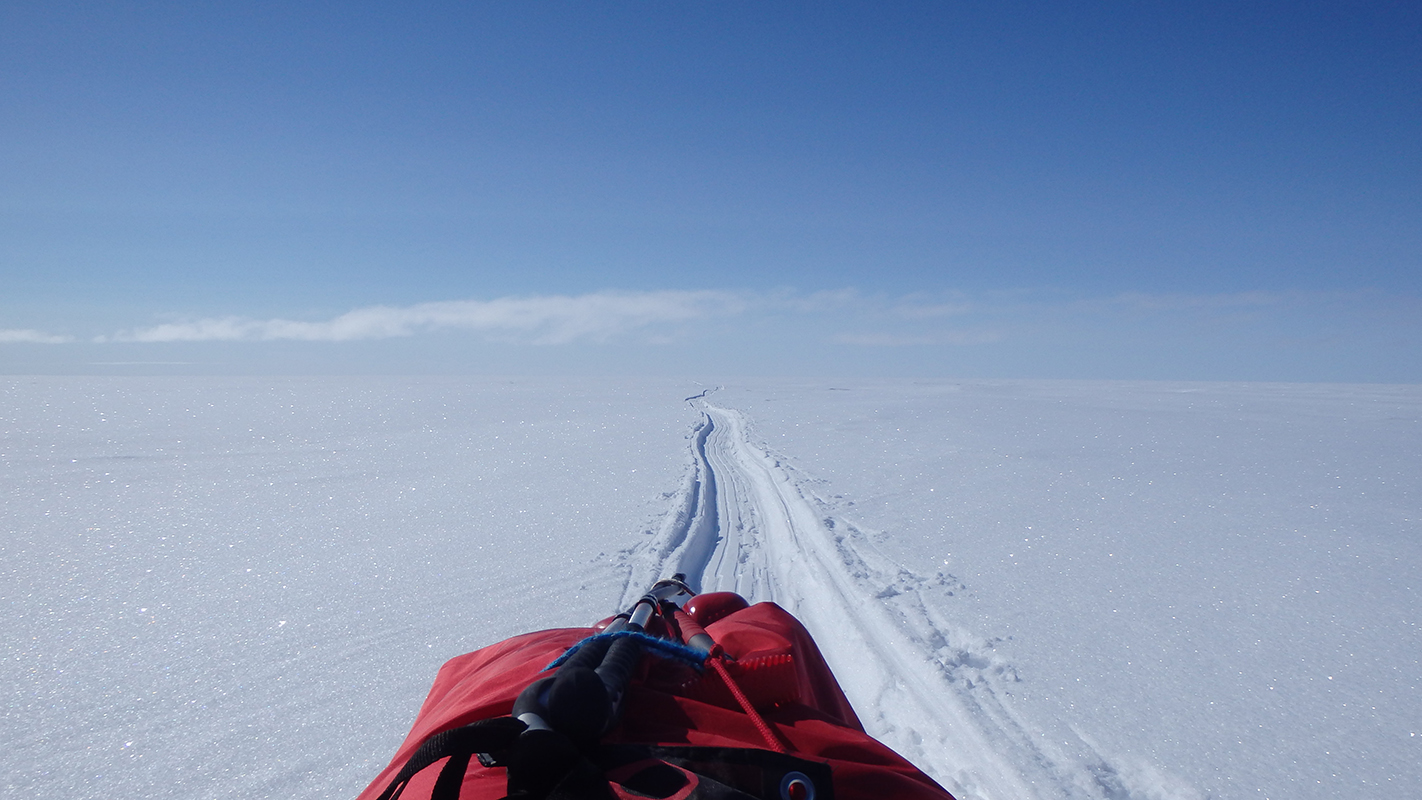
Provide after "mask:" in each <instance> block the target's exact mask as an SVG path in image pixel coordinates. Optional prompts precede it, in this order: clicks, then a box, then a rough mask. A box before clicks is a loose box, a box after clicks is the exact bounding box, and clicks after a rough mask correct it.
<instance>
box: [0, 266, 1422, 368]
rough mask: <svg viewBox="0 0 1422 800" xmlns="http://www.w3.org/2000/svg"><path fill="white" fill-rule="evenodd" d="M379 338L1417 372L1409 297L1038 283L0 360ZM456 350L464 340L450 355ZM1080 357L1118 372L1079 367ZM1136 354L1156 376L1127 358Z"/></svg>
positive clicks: (274, 321) (531, 302)
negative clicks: (1326, 356)
mask: <svg viewBox="0 0 1422 800" xmlns="http://www.w3.org/2000/svg"><path fill="white" fill-rule="evenodd" d="M392 341H404V342H406V344H405V345H402V347H404V349H403V350H402V351H401V352H402V353H404V354H405V356H403V357H402V358H403V361H402V365H401V369H405V370H409V371H413V372H419V371H422V370H429V369H436V370H439V371H448V370H454V371H460V370H465V371H474V372H478V371H481V370H484V369H488V368H489V367H488V363H489V362H488V361H483V362H478V363H475V362H470V361H467V360H461V357H458V356H456V357H454V358H450V357H448V356H449V354H450V353H451V352H452V351H450V350H449V349H448V348H449V347H451V346H453V347H456V350H457V351H458V352H465V353H467V352H468V348H469V347H474V348H476V349H477V351H478V352H479V353H481V354H483V355H484V356H486V357H490V358H493V359H494V363H497V364H499V365H500V367H499V369H501V370H503V371H509V370H512V371H515V372H517V371H519V370H520V369H523V368H524V367H531V368H534V369H543V370H546V369H547V364H552V363H561V364H563V365H564V366H568V365H586V364H588V363H594V362H595V363H597V364H600V365H601V366H602V367H604V368H609V369H613V370H614V371H618V370H627V369H634V371H635V369H636V368H637V367H636V365H638V364H640V365H641V366H642V367H646V369H647V370H648V371H650V372H653V373H658V372H668V371H671V372H685V371H686V369H688V368H691V367H693V366H694V365H698V364H699V365H703V366H707V367H718V368H720V369H722V370H723V371H724V369H726V368H727V365H733V366H734V368H736V369H738V370H744V371H747V372H749V373H755V374H767V373H768V374H825V373H834V372H835V371H837V370H850V371H854V372H858V373H862V374H883V375H916V376H935V375H938V376H945V375H946V376H965V375H966V376H970V377H971V376H981V377H1041V376H1046V377H1096V378H1120V379H1132V378H1164V379H1186V380H1241V379H1258V380H1266V379H1267V380H1323V381H1353V382H1359V381H1361V382H1404V383H1405V382H1413V381H1416V380H1418V379H1419V378H1422V371H1420V370H1419V368H1422V364H1419V363H1418V360H1417V356H1416V353H1417V352H1418V349H1419V348H1418V347H1417V345H1419V344H1422V303H1418V302H1415V301H1412V300H1411V299H1409V298H1396V297H1390V296H1386V295H1382V294H1380V293H1369V292H1268V291H1250V292H1239V293H1229V294H1214V295H1199V294H1185V293H1168V294H1148V293H1143V292H1126V293H1120V294H1116V295H1109V296H1100V297H1091V296H1081V295H1074V294H1070V293H1065V292H1047V291H1038V292H1028V291H1018V292H982V293H975V294H969V293H964V292H958V293H952V294H944V293H936V294H928V293H913V294H907V295H898V296H891V295H886V294H882V293H879V294H875V293H868V292H862V291H858V290H853V289H841V290H833V291H819V292H795V291H791V290H778V291H772V292H764V291H762V292H757V291H749V290H736V291H732V290H713V289H704V290H694V291H688V290H659V291H631V290H625V291H611V290H607V291H598V292H589V293H584V294H577V295H569V294H549V295H521V296H506V297H495V298H491V299H465V300H449V301H437V302H425V303H414V304H409V305H394V304H389V305H370V306H362V307H358V308H353V309H351V310H349V311H346V312H344V313H340V314H336V315H334V316H330V317H326V318H316V319H297V318H286V317H268V318H260V317H255V316H243V315H238V314H224V315H217V316H197V315H193V316H187V317H179V316H176V315H173V316H169V318H168V319H166V320H164V321H161V322H158V323H156V324H150V325H137V326H130V327H125V328H122V329H120V330H117V331H107V332H94V331H90V332H87V333H81V332H76V331H65V332H47V331H42V330H36V329H9V330H3V329H0V359H4V357H5V355H6V354H7V353H12V354H13V353H15V352H20V351H21V350H25V351H26V352H36V351H37V350H36V348H37V347H38V346H43V347H39V348H38V349H43V350H50V349H52V348H57V349H58V350H60V351H63V350H66V349H81V350H84V349H87V351H88V352H93V353H98V352H100V351H103V352H112V351H113V350H114V349H116V348H117V349H121V350H123V351H124V352H125V353H126V357H125V358H124V359H123V360H118V361H115V360H110V359H108V358H107V357H103V359H102V360H88V361H82V362H78V361H76V362H75V363H76V364H77V365H78V366H75V367H73V368H70V369H67V370H63V371H67V372H80V373H83V372H93V371H95V370H94V369H93V368H100V369H98V372H99V373H101V374H102V373H103V372H105V371H106V369H107V368H109V367H113V366H115V365H124V366H127V367H130V368H139V367H141V366H143V365H148V366H149V367H157V368H161V369H160V370H159V371H168V372H171V371H175V370H176V371H179V372H181V369H180V367H182V366H184V365H187V366H193V365H201V364H203V363H204V358H205V356H204V354H205V353H206V354H208V355H209V356H210V355H211V353H212V352H214V351H211V350H210V348H215V347H222V348H224V350H223V351H222V352H223V353H224V354H225V356H224V357H229V358H230V357H232V355H233V354H234V353H235V354H238V355H239V356H240V354H241V353H242V352H247V353H249V355H248V356H240V358H246V359H249V360H250V364H249V366H247V367H245V368H244V369H248V370H250V369H252V368H253V366H251V365H255V364H260V363H262V362H263V359H264V358H265V356H264V355H262V354H263V353H268V352H270V350H269V348H273V347H287V348H288V350H289V348H292V347H296V348H306V349H298V350H294V351H291V350H289V352H290V353H295V355H294V356H292V360H291V361H290V362H289V363H288V364H287V366H286V367H284V369H285V370H286V371H292V370H296V371H301V370H303V369H311V370H314V371H318V372H319V371H321V370H322V369H324V368H325V367H326V359H328V358H329V357H330V356H331V355H332V354H338V355H340V356H341V357H342V358H343V359H345V361H344V362H343V363H345V364H346V366H345V369H348V370H354V371H357V372H359V371H367V370H369V369H388V368H387V367H381V366H379V364H378V363H377V362H379V360H380V359H376V358H373V357H371V356H370V353H371V352H372V351H370V350H369V348H371V347H376V346H379V344H380V343H381V342H392ZM459 342H465V343H467V344H466V345H464V346H463V350H459V345H458V343H459ZM179 347H181V348H186V350H184V351H183V352H184V356H183V357H182V358H173V357H172V356H171V353H172V352H174V351H173V350H172V348H179ZM17 348H18V349H17ZM95 348H98V350H95ZM204 348H208V349H204ZM232 348H239V349H238V350H233V349H232ZM310 348H317V349H314V350H313V349H310ZM330 348H336V350H332V349H330ZM529 348H532V349H529ZM648 348H650V350H648ZM1320 350H1332V351H1333V352H1335V353H1345V354H1347V358H1348V363H1349V365H1350V369H1349V370H1346V371H1338V370H1333V371H1329V370H1328V369H1326V368H1324V367H1322V366H1320V365H1319V364H1317V363H1314V362H1313V358H1312V356H1313V354H1314V353H1317V352H1319V351H1320ZM633 352H638V353H643V354H645V353H647V352H662V353H663V356H661V357H659V359H658V360H656V364H655V365H654V366H651V367H647V364H648V363H649V362H646V361H642V362H638V361H637V360H636V359H635V358H630V357H628V356H627V354H628V353H633ZM1082 353H1089V354H1090V358H1091V359H1093V360H1096V361H1103V360H1104V361H1111V362H1117V365H1116V366H1113V367H1112V368H1110V369H1106V370H1097V371H1096V372H1094V373H1091V372H1087V370H1086V368H1084V367H1083V364H1084V363H1085V362H1084V361H1083V360H1082V356H1081V354H1082ZM92 358H93V359H100V358H101V357H100V356H98V355H94V356H93V357H92ZM240 358H239V360H240ZM385 358H386V359H387V360H388V358H389V357H388V356H386V357H385ZM1335 358H1336V356H1335ZM1409 358H1411V359H1412V360H1411V361H1410V362H1409V361H1408V359H1409ZM560 359H561V360H560ZM569 359H571V360H569ZM1152 359H1153V360H1154V362H1155V363H1157V364H1160V365H1161V366H1160V368H1158V369H1156V370H1153V371H1152V370H1149V369H1142V368H1140V366H1139V364H1140V363H1143V362H1151V361H1152ZM32 363H33V362H32ZM540 364H542V365H543V366H540ZM1180 364H1188V365H1189V366H1188V368H1181V367H1180ZM4 365H5V362H4V361H3V360H0V366H4ZM84 365H87V367H86V366H84ZM481 365H482V366H481ZM5 371H7V372H10V373H12V374H14V373H21V372H24V371H25V370H24V369H23V368H21V369H15V368H10V369H6V370H5ZM41 371H43V370H41ZM1398 376H1402V377H1401V378H1399V377H1398ZM1408 376H1412V377H1408Z"/></svg>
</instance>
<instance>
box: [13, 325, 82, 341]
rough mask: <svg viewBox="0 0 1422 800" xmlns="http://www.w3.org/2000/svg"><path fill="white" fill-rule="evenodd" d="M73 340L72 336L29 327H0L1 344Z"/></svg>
mask: <svg viewBox="0 0 1422 800" xmlns="http://www.w3.org/2000/svg"><path fill="white" fill-rule="evenodd" d="M72 341H74V337H72V336H55V335H53V334H49V333H45V332H44V331H37V330H32V329H29V328H9V329H5V328H0V344H19V343H30V344H64V343H65V342H72Z"/></svg>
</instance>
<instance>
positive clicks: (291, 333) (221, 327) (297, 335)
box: [97, 291, 746, 344]
mask: <svg viewBox="0 0 1422 800" xmlns="http://www.w3.org/2000/svg"><path fill="white" fill-rule="evenodd" d="M745 306H746V300H745V298H744V297H743V296H741V295H738V294H735V293H732V292H717V291H694V292H693V291H662V292H596V293H592V294H585V295H576V296H569V295H544V296H532V297H503V298H498V299H495V300H457V301H446V302H437V303H420V304H418V305H413V306H369V307H366V308H358V309H355V310H353V311H349V312H347V313H345V314H342V315H340V316H338V317H334V318H332V319H329V320H322V321H316V322H305V321H298V320H288V319H266V320H259V319H250V318H246V317H219V318H207V319H199V320H194V321H189V322H171V323H165V324H162V325H155V326H153V327H149V328H139V329H135V330H130V331H123V332H121V333H117V334H114V335H113V336H108V337H99V338H98V339H97V341H101V342H103V341H115V342H214V341H224V342H242V341H277V340H291V341H306V342H349V341H357V340H363V339H365V340H368V339H389V338H395V337H401V336H412V335H415V334H417V333H423V332H428V331H434V330H440V329H460V330H471V331H479V332H483V333H486V334H490V335H493V336H495V337H499V338H505V339H513V340H522V341H529V342H533V343H536V344H565V343H568V342H573V341H577V340H594V341H597V340H605V339H607V338H609V337H612V336H616V335H618V334H622V333H626V332H628V331H632V330H636V329H639V328H645V327H648V326H652V325H656V324H661V323H679V322H689V321H693V320H698V319H705V318H709V317H718V316H729V315H733V314H737V313H740V312H741V311H742V310H744V308H745Z"/></svg>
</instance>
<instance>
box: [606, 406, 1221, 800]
mask: <svg viewBox="0 0 1422 800" xmlns="http://www.w3.org/2000/svg"><path fill="white" fill-rule="evenodd" d="M713 391H714V390H713ZM709 395H710V391H708V392H703V393H701V394H700V395H697V396H695V397H690V398H687V401H688V402H690V403H692V404H694V405H696V406H697V407H699V408H700V409H701V410H702V412H703V415H704V416H703V419H702V421H701V423H700V424H699V425H697V426H696V428H695V429H694V431H693V432H692V434H691V436H690V437H689V438H690V450H691V460H692V468H691V469H690V470H689V472H688V475H687V477H686V479H685V481H684V483H683V485H682V488H681V490H680V492H679V493H678V494H677V495H676V497H677V502H676V505H675V507H674V508H673V510H672V511H671V513H669V514H668V515H667V516H666V517H665V518H664V520H663V523H662V525H661V528H660V530H659V532H658V533H657V534H656V535H655V536H654V537H653V538H652V539H651V540H650V541H647V542H644V543H642V544H640V545H638V546H635V547H632V548H628V549H626V550H624V551H622V553H621V557H622V559H623V561H624V562H625V564H626V565H627V567H628V572H629V574H628V581H627V584H626V587H625V590H624V594H623V598H622V602H621V607H624V608H625V607H629V606H631V605H632V603H634V602H635V601H636V599H637V598H638V597H639V596H640V594H641V593H642V592H643V591H644V590H645V589H646V587H647V586H650V585H651V584H652V583H653V582H655V581H656V580H657V579H659V578H664V577H669V576H671V575H673V574H675V573H678V572H680V573H684V574H685V575H686V576H687V580H688V582H689V583H690V584H691V585H692V587H693V588H695V589H697V590H699V591H723V590H729V591H735V592H739V593H740V594H742V595H744V596H745V597H746V598H748V599H749V600H751V601H752V602H759V601H766V600H769V601H774V602H776V603H779V604H780V605H782V606H783V607H785V608H786V609H788V610H789V611H791V612H792V613H794V614H795V615H796V616H797V617H799V618H800V619H801V621H803V622H804V623H805V625H806V627H808V628H809V629H810V631H811V632H812V633H813V634H814V636H815V639H816V641H817V642H818V644H819V645H820V648H821V650H822V651H823V652H824V654H825V657H826V658H827V659H828V661H829V662H830V664H831V666H832V667H833V668H834V671H835V675H836V677H838V678H839V680H840V683H841V685H842V686H843V688H844V690H845V693H846V694H847V695H848V696H849V699H850V701H851V702H852V703H853V704H854V707H855V710H856V711H857V712H858V713H859V715H860V718H861V721H862V722H863V723H864V725H865V727H866V729H868V730H869V732H870V733H871V734H873V735H874V736H876V737H877V738H879V739H880V740H882V741H884V742H885V743H887V744H888V745H890V746H891V747H893V748H894V749H895V750H897V751H898V752H899V753H901V754H903V755H904V756H905V757H907V758H908V759H909V760H911V761H913V762H914V763H915V764H917V765H918V766H919V767H920V768H922V769H923V770H924V771H926V772H927V773H929V774H930V775H932V776H933V777H934V778H935V779H936V780H937V781H938V782H939V783H941V784H942V785H943V786H944V787H945V788H947V789H948V790H949V791H951V792H952V793H953V794H954V796H956V797H957V798H959V800H1007V799H1008V798H1013V799H1014V800H1018V799H1024V798H1040V799H1041V800H1056V798H1071V799H1073V800H1074V799H1075V798H1092V800H1147V799H1149V800H1157V799H1162V800H1163V799H1164V798H1179V800H1187V799H1191V800H1193V799H1194V798H1200V797H1202V795H1201V794H1200V793H1199V792H1197V791H1195V790H1194V789H1192V788H1191V787H1188V786H1185V785H1182V784H1180V783H1179V782H1178V781H1176V780H1174V779H1170V778H1168V777H1166V776H1162V775H1160V774H1159V773H1158V772H1157V771H1155V770H1153V769H1152V768H1150V767H1149V766H1147V765H1140V766H1137V767H1136V768H1135V769H1123V768H1121V767H1120V766H1118V765H1113V764H1111V763H1109V761H1108V760H1107V759H1106V758H1105V757H1103V756H1101V755H1100V754H1099V753H1097V752H1096V750H1095V748H1093V747H1092V746H1091V744H1090V743H1089V742H1088V741H1086V738H1085V737H1084V736H1081V735H1076V736H1075V738H1076V741H1074V742H1071V743H1069V745H1068V743H1065V742H1063V743H1062V744H1063V745H1067V746H1069V748H1070V750H1072V751H1073V752H1072V753H1071V754H1068V753H1067V752H1066V750H1065V749H1063V748H1059V747H1056V746H1054V744H1052V743H1049V742H1048V741H1047V739H1048V736H1047V735H1046V734H1045V733H1043V732H1041V731H1040V730H1038V729H1037V728H1036V726H1034V725H1033V724H1032V723H1031V722H1030V721H1028V720H1025V719H1023V718H1022V716H1021V715H1020V714H1019V713H1018V712H1016V711H1015V709H1014V708H1013V704H1012V701H1011V691H1012V685H1013V684H1014V683H1017V682H1018V681H1019V678H1018V676H1017V672H1016V670H1015V669H1014V668H1013V666H1012V665H1011V664H1010V663H1009V662H1007V661H1006V660H1005V659H1003V658H1002V657H1001V656H1000V655H998V654H997V653H996V652H995V651H994V649H993V646H992V642H990V641H988V640H986V639H984V638H982V637H979V636H975V635H973V634H972V633H970V632H967V631H965V630H963V629H962V628H961V627H960V626H957V625H955V624H954V623H953V622H952V621H951V620H949V619H948V618H947V617H946V616H945V615H944V612H943V611H942V606H943V605H944V603H943V602H942V599H943V598H944V597H945V596H951V595H952V590H955V589H963V588H965V587H964V586H963V585H962V584H961V583H959V582H958V579H957V578H955V577H954V576H952V575H950V574H947V573H944V572H940V573H939V574H938V575H936V576H933V577H924V576H921V575H917V574H915V573H913V572H911V571H910V570H907V569H905V568H904V567H902V566H901V565H899V564H897V563H894V562H893V561H892V560H890V559H888V558H886V557H884V556H883V555H882V554H880V553H879V552H878V550H877V548H876V547H874V545H873V544H872V542H870V541H869V539H868V537H867V536H866V535H865V533H864V532H863V531H861V530H860V529H859V528H857V527H856V526H855V525H854V524H852V523H851V522H849V521H847V520H845V519H842V518H837V517H836V516H834V515H833V514H832V513H827V512H826V511H825V504H824V503H822V502H820V500H819V499H818V498H817V497H816V496H815V495H814V494H813V493H812V492H811V491H809V490H808V488H807V484H808V483H809V481H807V480H805V479H803V478H797V474H796V472H795V470H794V468H793V467H791V466H789V465H788V464H785V463H783V462H782V460H781V459H778V458H776V457H775V456H774V455H773V454H772V453H770V452H769V451H767V450H766V449H765V448H764V447H763V446H760V445H757V444H755V443H754V442H753V439H752V435H751V431H750V423H749V421H748V419H747V418H746V416H745V415H744V414H742V413H741V412H739V411H736V410H734V409H730V408H722V407H718V406H715V405H712V404H711V403H710V402H709V400H707V398H708V397H709ZM935 600H936V601H937V602H935Z"/></svg>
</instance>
